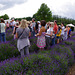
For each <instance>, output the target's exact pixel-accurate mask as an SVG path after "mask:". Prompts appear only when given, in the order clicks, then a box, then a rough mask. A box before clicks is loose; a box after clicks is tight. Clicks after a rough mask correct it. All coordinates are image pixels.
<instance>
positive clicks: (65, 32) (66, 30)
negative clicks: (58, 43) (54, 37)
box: [64, 25, 68, 40]
mask: <svg viewBox="0 0 75 75" xmlns="http://www.w3.org/2000/svg"><path fill="white" fill-rule="evenodd" d="M67 33H68V26H67V25H66V28H65V29H64V40H67V38H68V35H67Z"/></svg>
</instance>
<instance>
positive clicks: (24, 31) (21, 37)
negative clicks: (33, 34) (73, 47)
mask: <svg viewBox="0 0 75 75" xmlns="http://www.w3.org/2000/svg"><path fill="white" fill-rule="evenodd" d="M29 32H30V29H29V28H28V25H27V21H26V20H21V25H20V27H19V28H17V30H16V38H18V41H17V48H18V50H19V51H20V53H21V57H22V56H23V55H25V54H24V51H25V52H26V55H29V46H30V41H29V38H28V37H29Z"/></svg>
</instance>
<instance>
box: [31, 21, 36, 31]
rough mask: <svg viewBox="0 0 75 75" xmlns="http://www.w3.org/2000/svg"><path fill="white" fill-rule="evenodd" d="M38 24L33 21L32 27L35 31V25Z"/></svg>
mask: <svg viewBox="0 0 75 75" xmlns="http://www.w3.org/2000/svg"><path fill="white" fill-rule="evenodd" d="M35 26H36V23H35V22H33V23H32V26H31V28H32V31H34V27H35Z"/></svg>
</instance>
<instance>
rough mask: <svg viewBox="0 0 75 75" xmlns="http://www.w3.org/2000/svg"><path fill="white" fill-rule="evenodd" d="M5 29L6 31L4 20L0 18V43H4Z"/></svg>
mask: <svg viewBox="0 0 75 75" xmlns="http://www.w3.org/2000/svg"><path fill="white" fill-rule="evenodd" d="M5 29H6V25H5V22H4V19H3V18H1V23H0V41H1V42H6V34H5Z"/></svg>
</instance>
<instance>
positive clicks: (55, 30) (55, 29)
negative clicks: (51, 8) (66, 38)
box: [52, 20, 58, 45]
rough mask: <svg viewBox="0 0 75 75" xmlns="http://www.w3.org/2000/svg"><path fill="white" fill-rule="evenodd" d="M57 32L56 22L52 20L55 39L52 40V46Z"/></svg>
mask: <svg viewBox="0 0 75 75" xmlns="http://www.w3.org/2000/svg"><path fill="white" fill-rule="evenodd" d="M57 31H58V26H57V21H56V20H54V27H53V32H54V34H55V37H54V38H53V39H52V45H55V38H56V34H57Z"/></svg>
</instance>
